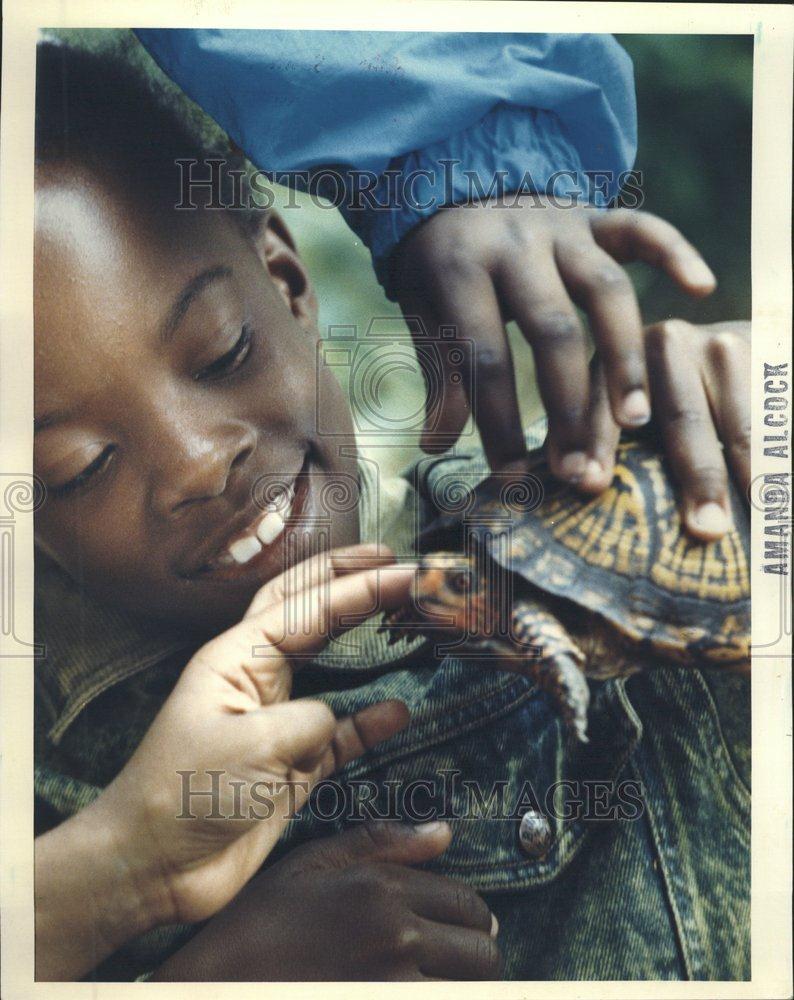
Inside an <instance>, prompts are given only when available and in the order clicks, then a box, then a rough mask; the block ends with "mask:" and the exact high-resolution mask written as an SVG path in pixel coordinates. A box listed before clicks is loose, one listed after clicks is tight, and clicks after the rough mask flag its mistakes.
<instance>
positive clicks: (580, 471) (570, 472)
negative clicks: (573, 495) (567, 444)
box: [560, 451, 587, 483]
mask: <svg viewBox="0 0 794 1000" xmlns="http://www.w3.org/2000/svg"><path fill="white" fill-rule="evenodd" d="M586 468H587V455H585V453H584V452H583V451H572V452H570V454H568V455H566V456H565V457H564V458H563V460H562V461H561V462H560V473H561V475H562V478H563V479H567V480H568V482H569V483H578V482H579V480H580V479H581V478H582V476H583V475H584V472H585V469H586Z"/></svg>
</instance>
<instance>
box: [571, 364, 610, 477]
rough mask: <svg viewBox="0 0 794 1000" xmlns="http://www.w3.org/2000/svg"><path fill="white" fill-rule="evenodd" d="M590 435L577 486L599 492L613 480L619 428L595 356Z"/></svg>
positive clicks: (591, 366)
mask: <svg viewBox="0 0 794 1000" xmlns="http://www.w3.org/2000/svg"><path fill="white" fill-rule="evenodd" d="M588 425H589V435H588V440H587V445H586V451H587V455H588V461H587V466H586V467H585V472H584V475H583V476H582V478H581V480H580V482H579V484H578V487H579V489H580V490H582V491H583V492H585V493H600V492H601V491H602V490H605V489H606V488H607V486H609V484H610V483H611V482H612V477H613V475H614V472H615V453H616V451H617V447H618V442H619V440H620V428H619V427H618V425H617V424H616V423H615V421H614V419H613V418H612V410H611V409H610V407H609V396H608V395H607V383H606V377H605V375H604V368H603V365H602V364H601V362H600V359H599V358H598V355H596V356H595V358H593V361H592V364H591V365H590V412H589V414H588Z"/></svg>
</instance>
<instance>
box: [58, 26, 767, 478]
mask: <svg viewBox="0 0 794 1000" xmlns="http://www.w3.org/2000/svg"><path fill="white" fill-rule="evenodd" d="M58 34H60V35H61V36H62V37H65V38H68V39H69V40H71V41H72V42H77V43H79V44H84V45H87V46H89V47H102V48H104V47H106V46H108V45H111V46H119V47H121V48H122V50H123V51H124V53H125V54H126V55H127V57H128V58H130V59H133V60H134V61H136V62H138V63H139V64H141V65H143V66H144V67H145V68H146V69H147V71H148V72H151V73H153V74H154V75H156V76H158V77H162V74H160V71H159V70H158V69H157V68H156V67H155V66H154V63H153V62H152V61H151V59H149V57H148V55H146V54H145V53H144V52H143V49H142V48H141V46H140V45H139V44H138V42H137V40H136V39H135V38H134V36H132V35H131V33H130V32H119V31H102V32H98V31H69V32H59V33H58ZM618 40H619V41H620V43H621V44H622V45H623V46H624V47H625V48H626V50H627V51H628V53H629V55H630V56H631V57H632V59H633V61H634V67H635V79H636V87H637V102H638V121H639V153H638V157H637V162H636V169H637V170H639V171H641V172H642V175H643V191H644V195H645V203H644V207H645V208H646V209H647V210H648V211H650V212H653V213H655V214H658V215H660V216H662V217H663V218H665V219H667V220H668V221H670V222H672V223H673V224H674V225H676V226H677V227H678V228H679V229H680V230H681V232H682V233H684V235H685V236H687V237H688V239H689V240H690V241H691V242H692V243H694V244H695V246H697V247H698V248H699V250H700V251H701V252H702V253H703V255H704V257H705V258H706V260H707V261H708V263H709V264H710V265H711V267H712V269H713V271H714V272H715V274H716V275H717V278H718V279H719V283H720V284H719V287H718V289H717V291H716V292H715V293H714V294H713V295H712V296H710V297H709V298H708V299H705V300H701V301H693V300H689V299H687V298H686V297H685V296H684V295H683V294H681V293H680V292H678V291H677V290H676V289H675V288H674V287H673V286H672V284H671V283H670V282H669V281H668V280H667V278H666V277H665V276H664V275H662V274H660V273H657V272H655V271H653V270H651V269H650V268H648V267H645V266H643V265H632V266H631V267H630V268H629V270H630V273H631V275H632V279H633V280H634V282H635V286H636V288H637V293H638V296H639V300H640V305H641V307H642V312H643V316H644V318H645V320H646V322H653V321H655V320H659V319H663V318H665V317H671V316H679V317H683V318H686V319H689V320H691V321H693V322H699V323H707V322H713V321H715V320H720V319H743V318H749V316H750V161H751V129H752V121H751V110H752V60H753V39H752V37H751V36H735V35H717V36H703V35H620V36H618ZM163 86H166V87H169V89H173V87H172V85H169V82H167V81H165V80H163ZM185 107H186V109H189V113H191V114H195V110H194V108H193V106H192V105H188V104H187V103H186V104H185ZM207 127H208V130H209V131H211V126H207ZM292 200H293V201H297V206H298V207H289V206H287V205H286V199H285V193H284V192H282V191H280V192H279V198H278V200H277V204H279V203H280V206H281V210H282V212H283V215H284V218H285V220H286V222H287V223H288V225H289V226H290V227H291V229H292V231H293V234H294V236H295V239H296V241H297V243H298V247H299V249H300V251H301V253H302V254H303V255H304V258H305V259H306V261H307V264H308V267H309V271H310V273H311V275H312V277H313V279H314V282H315V286H316V289H317V294H318V298H319V302H320V323H321V332H324V331H327V330H328V327H329V326H331V325H350V326H355V327H357V329H358V331H359V335H360V336H362V337H363V336H364V333H365V331H366V330H367V328H368V326H369V323H370V321H371V319H372V318H373V317H392V322H391V323H390V324H389V329H390V331H392V332H393V335H394V338H395V344H396V345H400V347H399V348H398V351H399V353H400V359H401V360H400V363H399V364H396V365H395V366H394V370H393V372H392V374H391V375H389V376H387V377H386V378H385V379H384V380H383V381H382V383H381V385H380V387H379V388H380V390H381V394H380V397H379V405H380V406H382V412H383V415H384V421H383V423H382V426H389V419H390V415H392V416H393V415H395V414H396V415H397V416H398V419H399V420H400V422H401V426H402V427H403V428H404V430H403V432H401V434H400V436H399V437H398V438H397V439H396V440H391V441H389V447H388V448H387V449H385V450H384V449H383V447H382V446H383V444H384V443H385V442H384V439H383V437H382V436H381V435H378V436H374V437H373V436H371V435H367V434H364V435H363V436H362V445H363V447H364V450H365V451H367V450H369V449H377V454H378V458H379V461H380V463H381V465H382V466H384V465H385V466H388V467H390V468H392V469H396V468H399V467H400V466H401V465H403V464H404V463H405V462H406V461H408V460H409V459H410V458H411V457H412V456H413V455H414V454H415V453H416V441H417V439H418V430H417V431H416V432H411V431H410V429H406V428H409V427H410V425H411V421H410V419H409V416H410V414H412V413H416V414H417V415H419V414H421V409H422V398H423V392H424V388H423V382H422V379H421V376H420V374H419V371H418V368H417V367H416V365H415V364H411V363H410V357H411V354H410V351H409V350H407V344H406V343H405V341H406V332H405V328H404V326H403V324H402V323H401V320H400V313H399V310H398V309H397V307H396V306H395V305H394V304H393V303H391V302H389V301H388V300H387V299H386V298H385V296H384V295H383V293H382V291H381V289H380V287H379V285H378V284H377V282H376V280H375V277H374V273H373V271H372V266H371V263H370V258H369V254H368V252H367V251H366V249H365V248H364V247H363V246H362V245H361V244H360V243H359V241H358V240H357V239H356V237H355V236H354V234H353V233H352V232H351V231H350V230H349V229H347V227H346V226H345V224H344V223H343V222H342V219H341V217H340V216H339V215H338V213H337V212H336V211H335V210H333V209H330V208H322V207H318V206H316V205H315V204H313V203H312V202H311V201H310V200H309V199H308V198H307V197H303V196H297V198H295V197H294V196H293V199H292ZM509 332H510V338H511V345H512V347H513V354H514V358H515V363H516V372H517V379H518V382H519V391H520V397H521V404H522V411H523V416H524V418H525V419H526V420H529V419H531V418H532V417H534V416H535V415H537V414H538V413H539V412H541V410H540V406H539V402H538V398H537V394H536V391H535V385H534V368H533V364H532V358H531V354H530V351H529V349H528V348H527V346H526V344H525V343H524V341H523V339H522V338H521V336H520V334H519V333H518V331H517V330H515V329H511V330H510V331H509ZM361 417H362V421H361V422H362V424H366V421H367V414H362V415H361ZM369 417H370V418H371V422H377V420H378V414H377V413H375V414H374V416H373V414H372V412H370V414H369ZM420 423H421V420H420V419H419V417H417V420H416V421H415V424H416V425H419V424H420ZM392 426H393V423H392ZM476 438H477V436H476V433H474V432H473V431H472V429H471V428H469V429H468V431H467V432H466V435H465V443H466V445H467V446H468V445H470V444H471V443H472V442H473V441H476ZM384 471H385V470H384Z"/></svg>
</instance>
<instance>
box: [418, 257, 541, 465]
mask: <svg viewBox="0 0 794 1000" xmlns="http://www.w3.org/2000/svg"><path fill="white" fill-rule="evenodd" d="M436 312H437V314H438V316H439V317H440V318H441V319H442V320H443V322H444V323H445V324H449V325H451V326H452V327H454V328H455V329H456V330H457V335H458V344H459V345H460V346H461V347H462V350H463V354H464V356H465V355H466V353H467V352H468V353H470V355H471V371H470V373H468V374H466V373H464V378H463V386H464V390H465V392H466V394H467V397H468V400H469V405H470V408H471V412H472V414H473V416H474V419H475V421H476V423H477V427H478V428H479V431H480V436H481V438H482V443H483V449H484V451H485V455H486V458H487V459H488V463H489V465H490V466H491V468H493V469H496V468H501V467H502V466H503V465H506V464H507V463H508V462H511V461H514V460H516V459H518V458H521V457H522V456H523V455H524V454H525V452H526V446H525V442H524V434H523V431H522V429H521V417H520V413H519V408H518V396H517V394H516V386H515V375H514V372H513V359H512V356H511V353H510V345H509V343H508V341H507V334H506V332H505V329H504V324H503V322H502V315H501V312H500V309H499V302H498V301H497V298H496V292H495V290H494V287H493V282H492V280H491V277H490V275H489V274H488V272H487V271H485V270H484V269H483V268H481V267H472V268H471V269H467V270H465V271H460V269H458V270H457V271H456V272H455V273H454V274H453V275H450V276H449V277H448V279H447V281H446V282H444V283H443V284H442V285H440V286H439V288H438V292H437V303H436Z"/></svg>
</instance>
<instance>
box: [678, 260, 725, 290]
mask: <svg viewBox="0 0 794 1000" xmlns="http://www.w3.org/2000/svg"><path fill="white" fill-rule="evenodd" d="M686 276H687V280H688V281H689V283H690V284H692V285H716V283H717V279H716V278H715V277H714V273H713V271H712V270H711V268H710V267H709V266H708V264H707V263H706V262H705V261H704V260H701V259H700V258H699V257H696V258H695V259H694V260H691V261H690V262H689V263H688V264H687V266H686Z"/></svg>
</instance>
